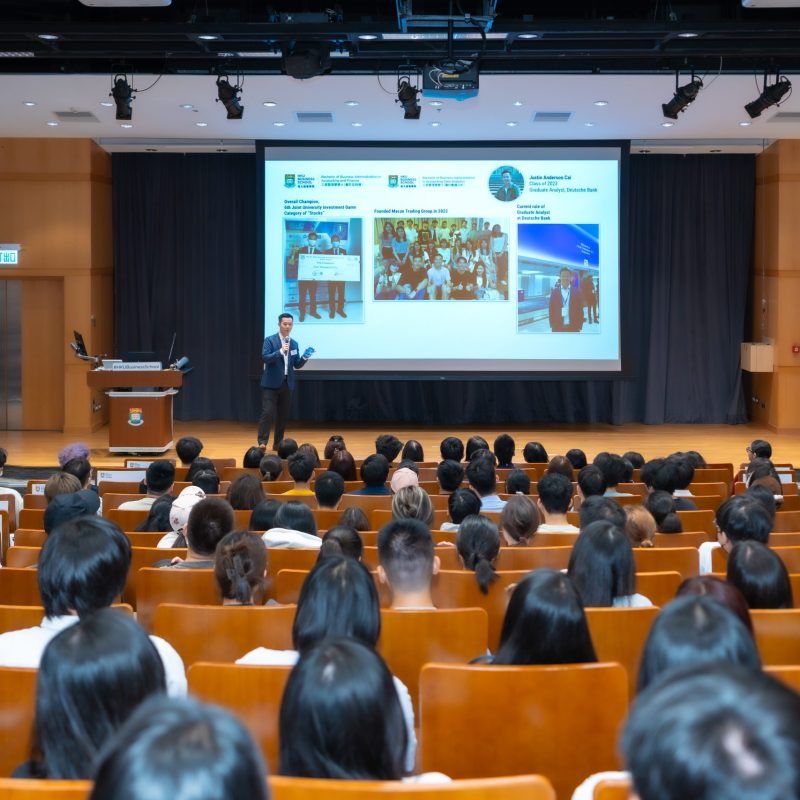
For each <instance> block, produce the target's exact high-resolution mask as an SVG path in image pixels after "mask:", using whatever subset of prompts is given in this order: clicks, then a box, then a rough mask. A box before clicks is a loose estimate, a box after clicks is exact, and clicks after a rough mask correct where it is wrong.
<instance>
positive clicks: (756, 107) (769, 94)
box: [744, 73, 792, 119]
mask: <svg viewBox="0 0 800 800" xmlns="http://www.w3.org/2000/svg"><path fill="white" fill-rule="evenodd" d="M791 90H792V84H791V83H790V82H789V79H788V78H784V77H782V76H780V75H778V74H777V73H776V74H775V83H773V84H771V85H770V86H767V76H766V74H765V75H764V91H763V92H761V94H760V95H759V96H758V99H757V100H753V102H752V103H748V104H747V105H746V106H745V107H744V110H745V111H746V112H747V113H748V114H749V115H750V116H751V117H752V119H755V118H756V117H760V116H761V112H762V111H766V110H767V109H768V108H769V107H770V106H779V105H780V104H781V100H783V98H784V96H785V95H786V93H787V92H790V91H791Z"/></svg>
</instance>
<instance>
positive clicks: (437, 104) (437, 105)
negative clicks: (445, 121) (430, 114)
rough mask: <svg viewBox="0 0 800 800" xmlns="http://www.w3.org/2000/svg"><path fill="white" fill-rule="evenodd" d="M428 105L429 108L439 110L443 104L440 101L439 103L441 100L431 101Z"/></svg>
mask: <svg viewBox="0 0 800 800" xmlns="http://www.w3.org/2000/svg"><path fill="white" fill-rule="evenodd" d="M428 105H429V106H430V107H431V108H441V107H442V106H443V105H444V104H443V103H442V101H441V100H431V101H430V102H429V103H428Z"/></svg>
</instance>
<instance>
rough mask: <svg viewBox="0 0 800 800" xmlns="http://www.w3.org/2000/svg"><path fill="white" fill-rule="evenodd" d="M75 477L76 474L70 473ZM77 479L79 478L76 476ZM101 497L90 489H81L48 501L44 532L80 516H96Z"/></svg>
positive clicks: (49, 531) (51, 530)
mask: <svg viewBox="0 0 800 800" xmlns="http://www.w3.org/2000/svg"><path fill="white" fill-rule="evenodd" d="M70 477H71V478H75V476H74V475H70ZM75 480H76V481H77V480H78V479H77V478H75ZM99 508H100V498H99V497H98V496H97V493H96V492H93V491H91V490H90V489H81V490H80V491H78V492H72V493H70V494H60V495H58V496H57V497H54V498H53V500H52V501H51V502H50V503H48V505H47V508H46V509H45V510H44V523H43V525H44V532H45V533H47V534H50V533H52V532H53V530H55V529H56V528H57V527H58V526H59V525H61V524H62V523H64V522H67V521H68V520H71V519H77V518H78V517H85V516H87V515H89V516H96V514H97V510H98V509H99Z"/></svg>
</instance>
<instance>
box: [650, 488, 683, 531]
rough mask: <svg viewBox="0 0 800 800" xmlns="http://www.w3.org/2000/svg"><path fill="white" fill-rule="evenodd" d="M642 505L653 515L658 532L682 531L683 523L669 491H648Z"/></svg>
mask: <svg viewBox="0 0 800 800" xmlns="http://www.w3.org/2000/svg"><path fill="white" fill-rule="evenodd" d="M644 507H645V508H646V509H647V510H648V511H649V512H650V513H651V514H652V515H653V519H654V520H655V521H656V530H657V531H658V532H659V533H682V532H683V523H682V522H681V518H680V517H679V516H678V511H677V509H676V508H675V498H674V497H673V496H672V495H671V494H670V493H669V492H662V491H660V490H659V491H655V492H650V493H649V494H648V495H647V496H646V497H645V499H644Z"/></svg>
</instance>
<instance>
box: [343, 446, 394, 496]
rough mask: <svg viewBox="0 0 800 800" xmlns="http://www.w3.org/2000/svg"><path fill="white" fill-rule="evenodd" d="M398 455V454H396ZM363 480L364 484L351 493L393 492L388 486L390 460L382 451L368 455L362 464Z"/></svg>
mask: <svg viewBox="0 0 800 800" xmlns="http://www.w3.org/2000/svg"><path fill="white" fill-rule="evenodd" d="M395 455H396V454H395ZM360 472H361V480H362V481H363V482H364V486H362V487H361V488H360V489H356V490H355V491H354V492H350V494H391V493H392V490H391V489H389V488H388V487H387V486H386V479H387V478H388V477H389V461H388V460H387V458H386V456H384V455H381V454H380V453H373V455H371V456H367V457H366V458H365V459H364V462H363V463H362V464H361V470H360Z"/></svg>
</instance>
